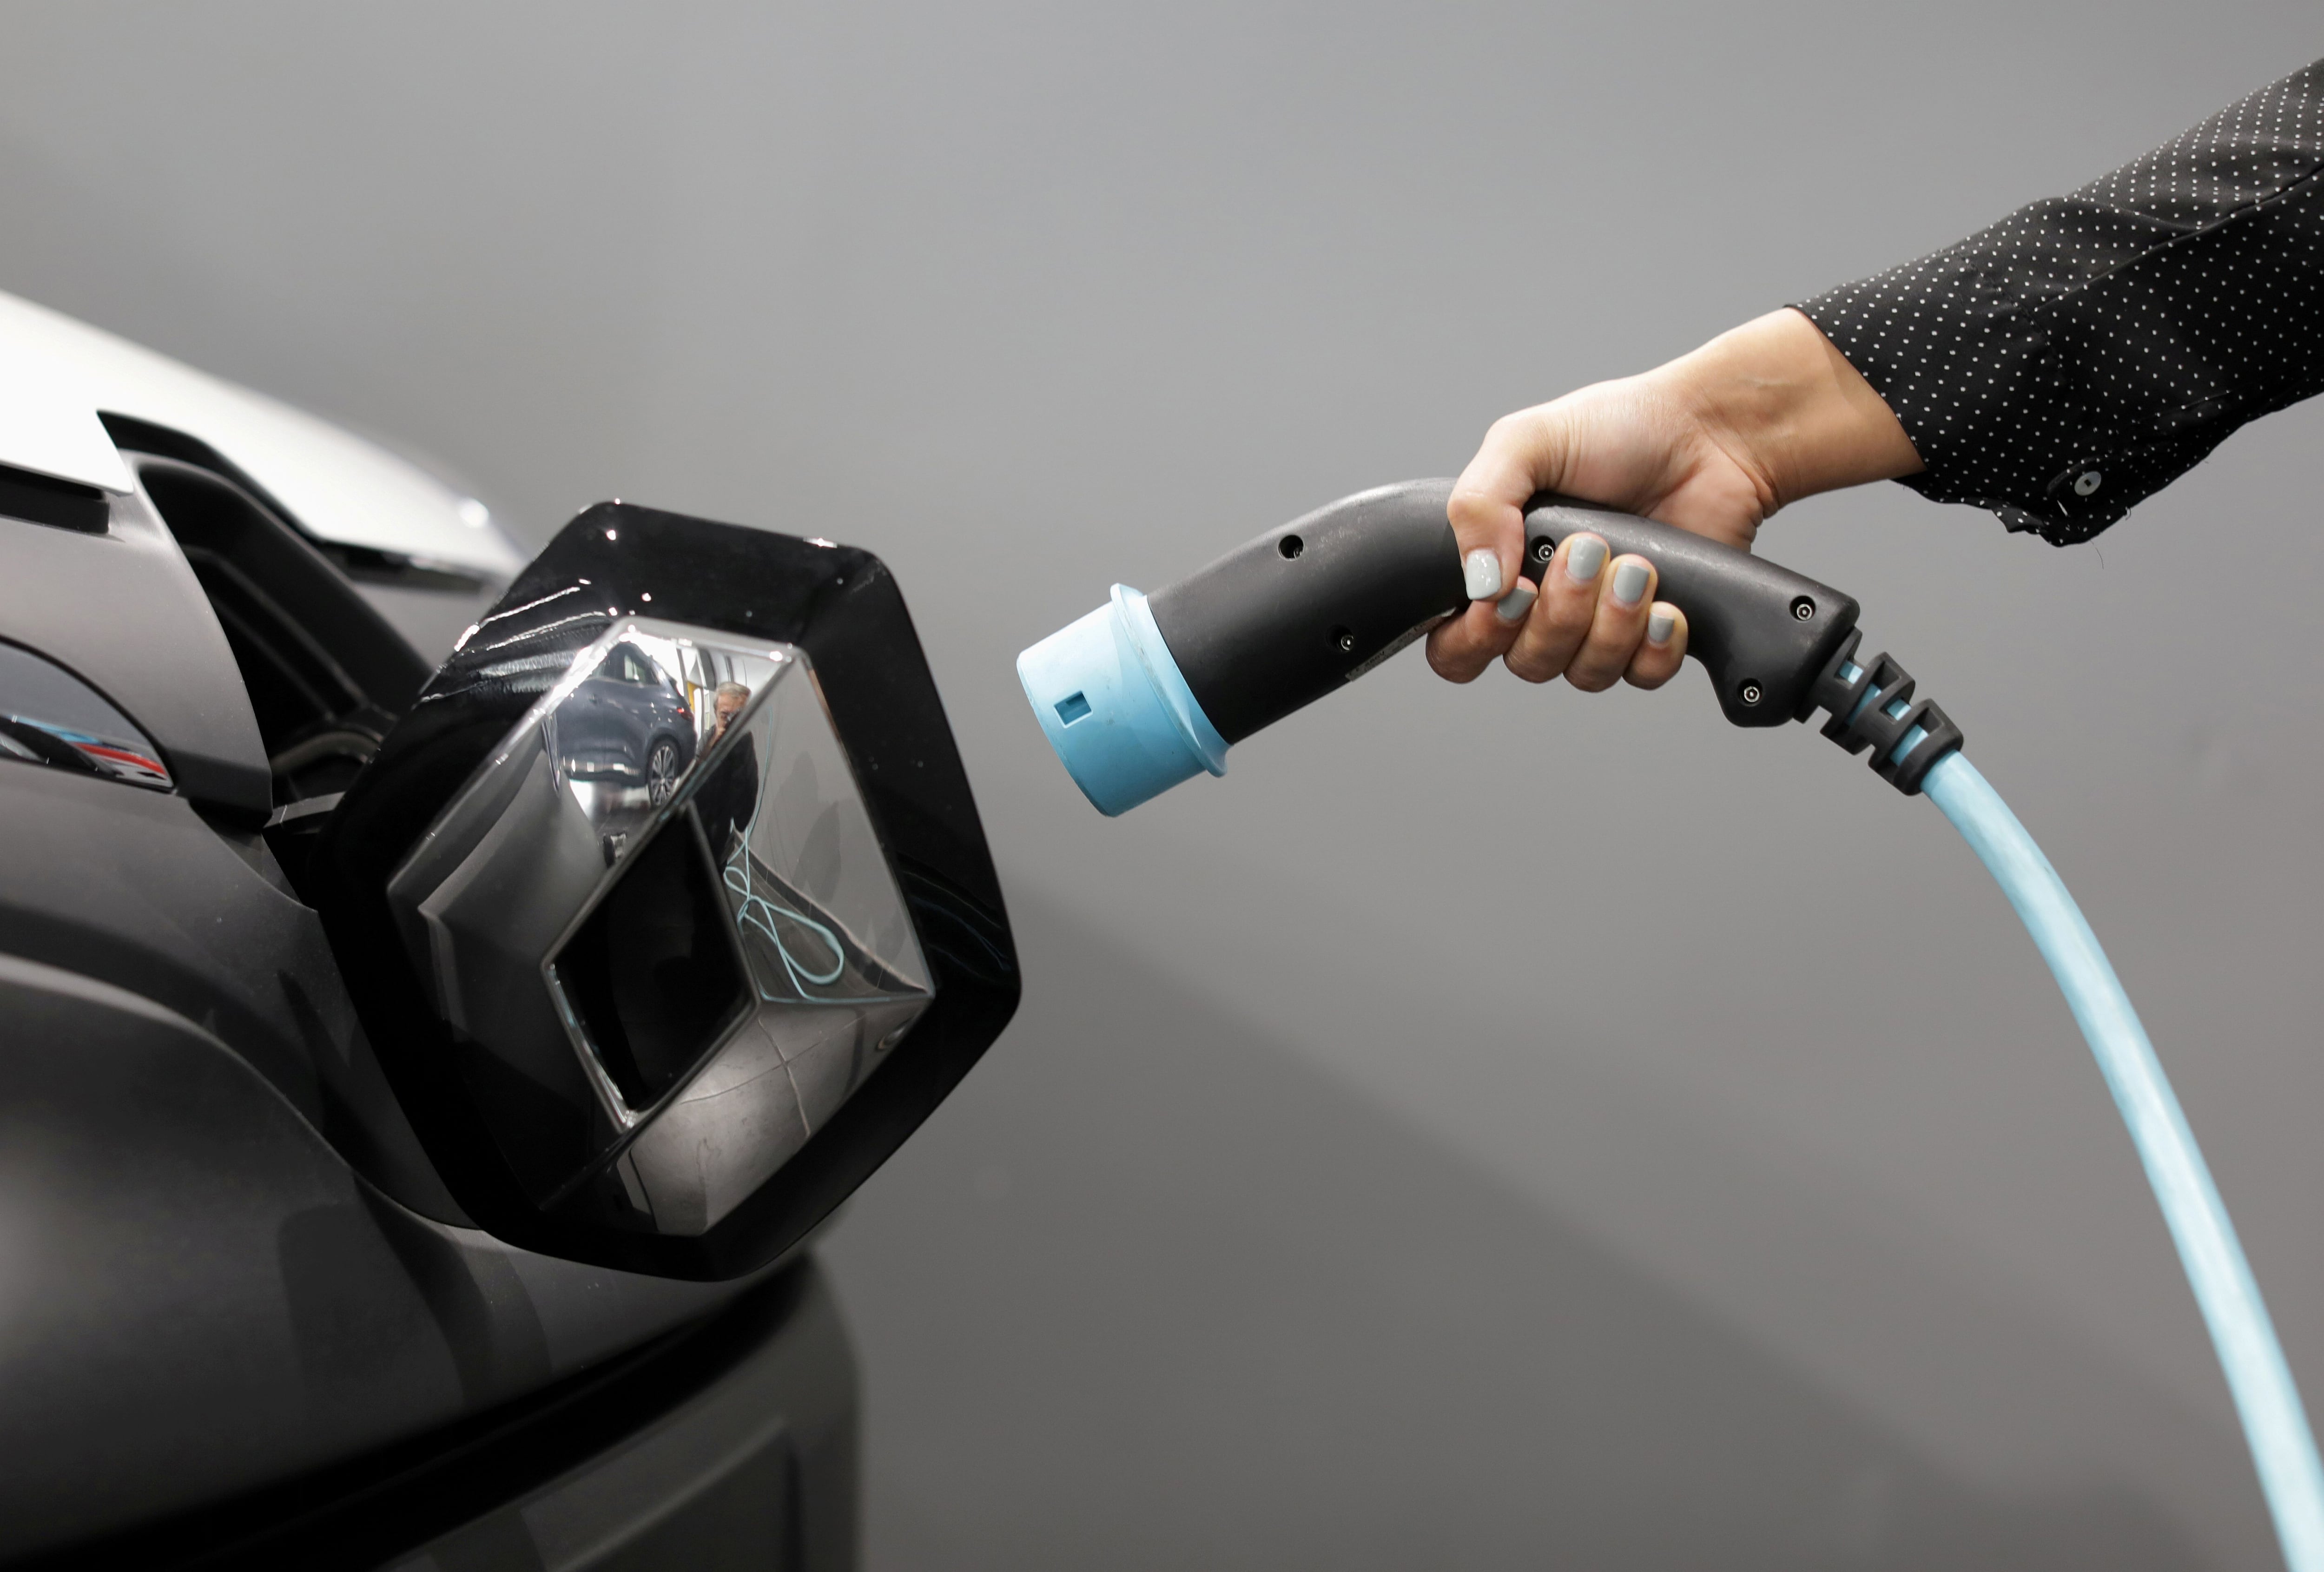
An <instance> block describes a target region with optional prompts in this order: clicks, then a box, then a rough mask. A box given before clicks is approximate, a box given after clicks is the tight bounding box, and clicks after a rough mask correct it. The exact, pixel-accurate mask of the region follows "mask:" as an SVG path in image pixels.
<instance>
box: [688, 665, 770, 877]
mask: <svg viewBox="0 0 2324 1572" xmlns="http://www.w3.org/2000/svg"><path fill="white" fill-rule="evenodd" d="M750 702H751V690H750V689H748V688H745V687H744V686H743V685H742V683H740V682H721V683H720V684H719V685H718V691H717V692H716V693H715V695H713V696H712V698H711V701H710V703H711V707H712V709H713V710H714V711H715V713H716V715H717V717H718V718H717V723H716V725H715V726H713V728H712V729H711V733H710V735H708V736H707V737H705V738H704V739H703V744H702V747H703V751H704V752H705V753H707V752H709V751H710V750H711V749H712V748H715V747H716V746H717V745H718V744H719V742H720V741H721V740H722V739H723V738H724V736H725V735H726V728H727V727H729V726H732V725H733V723H734V717H736V716H738V715H740V714H742V707H743V706H744V705H746V704H748V703H750ZM758 802H759V761H758V757H757V754H756V750H754V749H753V748H752V747H751V746H750V744H748V743H744V744H742V745H741V746H738V747H737V748H735V750H734V751H733V753H731V754H727V755H726V756H725V757H724V759H721V760H720V761H719V762H718V768H717V769H716V770H715V771H714V772H712V774H711V776H710V779H709V780H707V781H704V782H703V783H702V790H701V791H699V792H697V793H696V795H695V799H694V806H695V811H696V812H697V813H699V814H700V815H701V816H702V833H703V835H704V836H705V837H707V838H708V840H709V842H710V852H711V855H713V856H715V858H717V859H718V861H719V862H721V863H724V862H725V861H726V859H727V858H729V857H731V856H732V855H733V854H734V847H735V845H736V843H737V842H738V841H739V840H740V838H741V837H742V832H743V831H744V830H745V829H747V828H749V827H750V823H751V816H752V812H753V811H754V810H755V809H757V807H758Z"/></svg>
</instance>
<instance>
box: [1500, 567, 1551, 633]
mask: <svg viewBox="0 0 2324 1572" xmlns="http://www.w3.org/2000/svg"><path fill="white" fill-rule="evenodd" d="M1540 593H1541V591H1540V590H1538V589H1535V587H1533V586H1532V585H1530V584H1528V583H1526V581H1525V580H1524V579H1522V578H1520V579H1518V580H1517V587H1516V588H1515V589H1512V590H1510V591H1509V592H1508V594H1507V595H1505V596H1501V598H1500V599H1499V600H1497V601H1495V602H1494V603H1493V615H1494V617H1495V618H1496V619H1497V620H1499V621H1500V622H1502V623H1505V624H1506V623H1521V622H1523V621H1525V615H1526V613H1527V612H1529V611H1531V610H1532V609H1533V597H1534V596H1536V595H1539V594H1540Z"/></svg>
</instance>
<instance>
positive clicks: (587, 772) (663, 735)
mask: <svg viewBox="0 0 2324 1572" xmlns="http://www.w3.org/2000/svg"><path fill="white" fill-rule="evenodd" d="M557 723H558V735H557V746H558V752H559V763H560V766H561V768H562V769H563V770H564V772H565V773H566V775H567V777H568V778H570V779H572V780H574V781H586V782H588V783H590V784H592V785H598V786H603V787H605V788H607V789H609V790H610V791H615V792H619V791H636V792H638V793H640V794H641V803H642V805H643V806H645V807H649V808H659V807H661V806H663V805H664V804H666V803H667V802H669V794H670V792H671V791H673V790H674V789H675V788H676V786H677V784H678V776H679V775H680V774H682V773H684V772H685V770H686V768H687V765H689V764H691V763H694V745H695V733H696V730H697V723H696V716H695V712H694V708H693V707H692V706H691V705H689V704H688V703H687V694H686V689H685V688H684V687H683V686H682V685H681V683H680V681H679V680H678V679H677V678H676V677H674V676H673V675H672V674H671V673H670V672H669V671H667V670H664V669H663V668H662V667H660V666H659V665H657V664H656V663H655V661H654V659H653V657H652V656H651V655H650V654H648V653H647V652H646V651H645V650H643V649H641V647H639V646H638V645H637V644H635V643H624V644H622V646H621V647H620V648H618V649H614V650H612V651H609V652H607V654H606V656H605V658H604V661H601V662H600V663H599V664H598V666H597V669H596V670H595V671H593V672H591V673H590V674H589V676H587V677H586V678H585V679H584V680H582V683H581V687H580V689H579V691H577V692H576V693H575V694H574V695H573V698H572V700H571V702H569V703H567V704H566V705H565V706H563V707H561V708H560V709H559V711H558V717H557Z"/></svg>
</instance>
